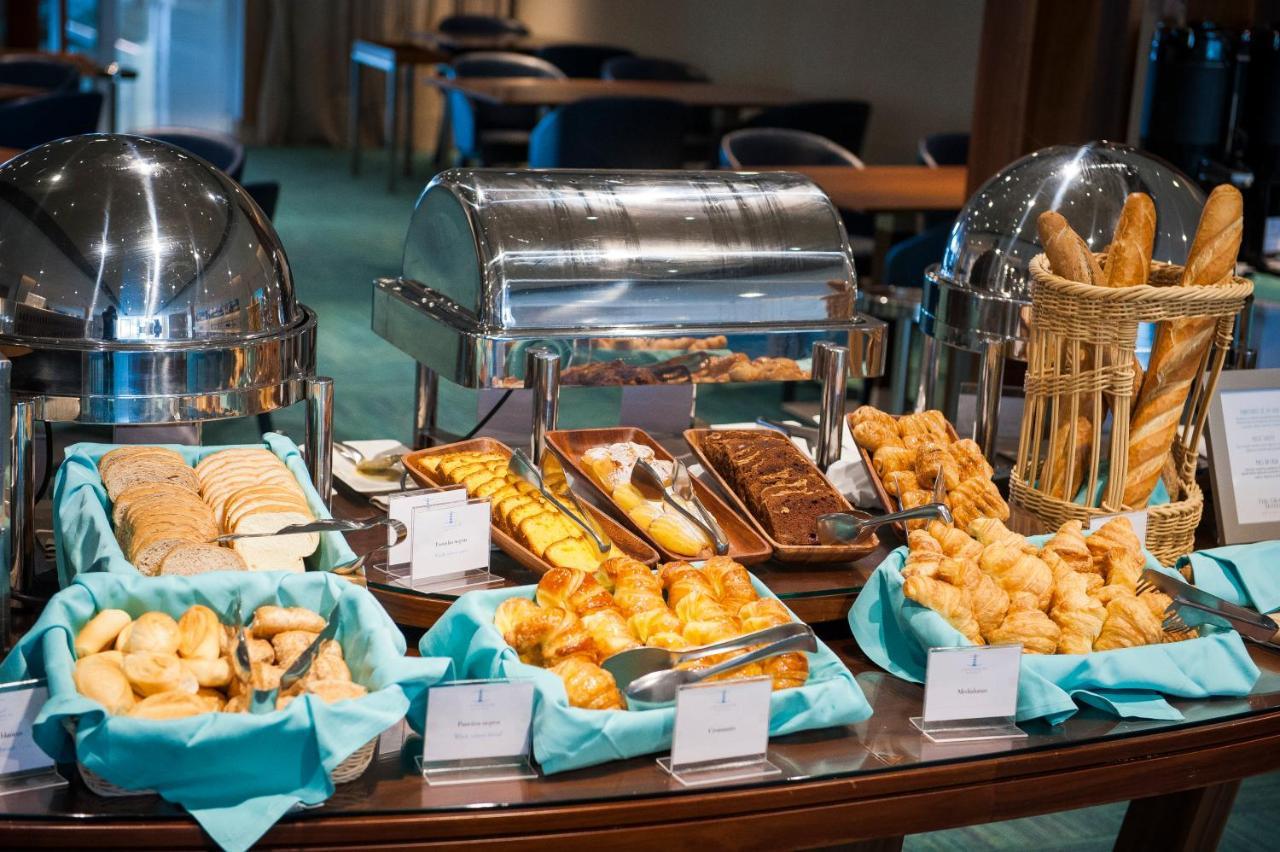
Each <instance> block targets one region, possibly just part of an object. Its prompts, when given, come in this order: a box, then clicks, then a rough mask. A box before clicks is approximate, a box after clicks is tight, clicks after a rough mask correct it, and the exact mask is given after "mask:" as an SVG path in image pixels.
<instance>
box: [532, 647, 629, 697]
mask: <svg viewBox="0 0 1280 852" xmlns="http://www.w3.org/2000/svg"><path fill="white" fill-rule="evenodd" d="M549 671H550V672H552V673H553V674H555V675H557V676H558V677H559V678H560V679H561V680H562V681H564V691H565V695H567V696H568V698H569V704H570V706H572V707H581V708H583V709H585V710H625V709H626V706H627V704H626V702H625V701H624V700H623V698H622V693H621V692H619V691H618V684H617V682H616V681H614V679H613V675H611V674H609V673H608V672H607V671H605V670H604V669H602V668H600V667H599V666H597V665H596V664H595V663H593V662H591V661H590V660H586V659H583V658H582V657H569V658H568V659H565V660H561V661H560V662H559V663H557V664H556V665H554V666H552V667H551V668H550V669H549Z"/></svg>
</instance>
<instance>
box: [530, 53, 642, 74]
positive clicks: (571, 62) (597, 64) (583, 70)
mask: <svg viewBox="0 0 1280 852" xmlns="http://www.w3.org/2000/svg"><path fill="white" fill-rule="evenodd" d="M630 55H631V51H629V50H627V49H626V48H625V47H610V46H609V45H605V44H549V45H547V46H546V47H542V48H539V49H538V50H536V51H535V52H534V56H537V57H538V58H539V59H545V60H547V61H548V62H550V63H551V64H552V65H554V66H556V67H557V68H559V69H560V70H561V71H563V72H564V74H565V76H566V77H584V78H588V77H589V78H593V79H596V80H598V79H600V74H601V72H602V71H603V70H604V64H605V63H606V62H608V61H609V60H610V59H616V58H617V57H619V56H630Z"/></svg>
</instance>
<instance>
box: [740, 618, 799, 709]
mask: <svg viewBox="0 0 1280 852" xmlns="http://www.w3.org/2000/svg"><path fill="white" fill-rule="evenodd" d="M738 617H739V618H741V619H742V631H743V632H744V633H754V632H756V631H757V630H764V629H765V628H767V627H773V626H775V625H778V624H787V623H789V622H790V621H791V613H789V612H787V608H786V607H785V606H783V605H782V604H781V603H780V602H778V601H776V600H774V599H773V598H764V599H762V600H755V601H751V602H750V603H748V604H746V605H745V606H743V607H742V610H741V611H740V612H739V613H738ZM762 667H763V669H764V673H765V674H766V675H768V676H769V677H770V678H771V679H772V680H773V688H774V689H775V690H778V689H788V688H790V687H793V686H804V683H805V681H807V680H808V679H809V659H808V658H807V657H806V656H805V655H804V654H799V653H796V654H779V655H778V656H776V657H770V658H769V659H767V660H765V661H764V662H763V663H762Z"/></svg>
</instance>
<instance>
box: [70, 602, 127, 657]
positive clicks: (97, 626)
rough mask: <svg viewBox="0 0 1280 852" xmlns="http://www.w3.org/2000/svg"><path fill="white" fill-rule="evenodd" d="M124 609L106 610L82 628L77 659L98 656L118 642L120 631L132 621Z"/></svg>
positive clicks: (77, 647)
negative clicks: (97, 654)
mask: <svg viewBox="0 0 1280 852" xmlns="http://www.w3.org/2000/svg"><path fill="white" fill-rule="evenodd" d="M132 620H133V619H131V618H130V617H129V613H127V612H125V611H124V610H122V609H104V610H102V611H100V612H99V613H98V614H97V615H95V616H94V617H93V618H91V619H89V621H88V622H87V623H86V624H85V626H84V627H81V628H80V632H79V633H77V634H76V642H75V649H76V658H77V659H83V658H84V657H87V656H89V655H90V654H96V653H98V652H99V651H101V650H102V649H104V648H106V647H107V646H108V645H110V644H111V643H113V642H115V641H116V637H117V636H119V635H120V631H121V630H124V628H125V627H126V626H127V625H128V624H129V623H130V622H131V621H132Z"/></svg>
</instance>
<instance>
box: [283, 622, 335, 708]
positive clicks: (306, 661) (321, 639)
mask: <svg viewBox="0 0 1280 852" xmlns="http://www.w3.org/2000/svg"><path fill="white" fill-rule="evenodd" d="M338 621H339V613H338V605H337V604H334V605H333V608H332V609H330V610H329V617H328V618H326V619H325V621H324V629H323V630H321V631H320V632H319V633H318V634H317V635H316V638H314V639H312V640H311V644H310V645H308V646H307V647H306V648H304V649H303V651H302V653H301V654H299V655H298V658H297V659H296V660H294V661H293V662H292V663H290V664H289V668H287V669H285V670H284V674H282V675H280V689H279V690H277V693H278V692H279V691H280V690H286V691H287V690H289V689H290V688H291V687H292V686H293V685H294V684H295V683H297V682H298V681H300V680H302V679H303V678H304V677H306V676H307V672H309V671H311V664H312V663H314V662H315V659H316V655H317V654H319V653H320V649H321V648H322V647H323V646H324V643H325V642H327V641H328V640H330V639H332V638H333V637H334V636H336V635H337V633H338ZM271 703H272V704H273V705H274V704H275V696H274V695H273V696H272V699H271Z"/></svg>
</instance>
